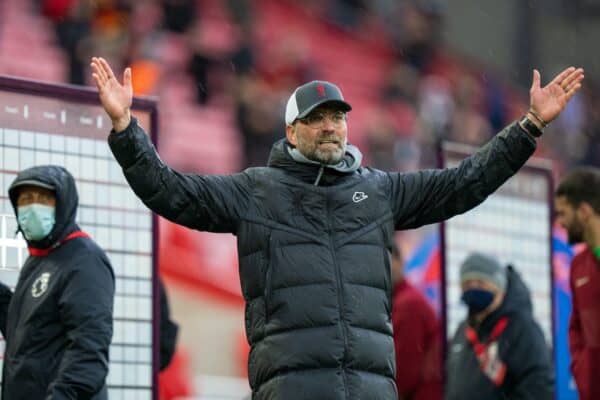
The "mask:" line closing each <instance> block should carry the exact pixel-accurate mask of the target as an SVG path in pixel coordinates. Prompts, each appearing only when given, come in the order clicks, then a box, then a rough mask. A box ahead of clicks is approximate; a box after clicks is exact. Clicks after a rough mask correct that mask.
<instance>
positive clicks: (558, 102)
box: [529, 67, 584, 125]
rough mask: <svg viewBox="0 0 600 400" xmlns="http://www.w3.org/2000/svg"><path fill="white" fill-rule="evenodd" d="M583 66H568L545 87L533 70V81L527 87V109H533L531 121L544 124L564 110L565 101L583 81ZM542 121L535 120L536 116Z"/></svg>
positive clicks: (566, 101) (567, 100)
mask: <svg viewBox="0 0 600 400" xmlns="http://www.w3.org/2000/svg"><path fill="white" fill-rule="evenodd" d="M583 77H584V74H583V68H575V67H569V68H567V69H565V70H564V71H563V72H561V73H560V74H558V75H557V76H556V77H555V78H554V79H553V80H552V81H551V82H550V83H549V84H548V85H546V86H545V87H541V86H540V82H541V77H540V73H539V71H538V70H537V69H534V70H533V82H532V84H531V89H529V109H530V110H532V111H533V113H532V114H533V116H534V118H530V119H531V121H532V122H534V123H535V124H536V125H538V122H544V123H546V124H548V123H550V122H551V121H553V120H554V119H555V118H556V117H558V115H559V114H560V113H561V112H562V110H564V108H565V107H566V105H567V103H568V102H569V100H570V99H571V97H573V95H574V94H575V93H577V91H579V89H581V81H583ZM535 117H538V118H541V119H542V121H536V119H537V118H535Z"/></svg>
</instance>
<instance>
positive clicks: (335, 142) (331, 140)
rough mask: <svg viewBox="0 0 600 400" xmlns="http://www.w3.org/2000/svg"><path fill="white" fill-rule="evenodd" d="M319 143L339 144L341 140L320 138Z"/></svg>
mask: <svg viewBox="0 0 600 400" xmlns="http://www.w3.org/2000/svg"><path fill="white" fill-rule="evenodd" d="M319 144H335V145H339V144H340V141H339V140H335V139H328V140H320V141H319Z"/></svg>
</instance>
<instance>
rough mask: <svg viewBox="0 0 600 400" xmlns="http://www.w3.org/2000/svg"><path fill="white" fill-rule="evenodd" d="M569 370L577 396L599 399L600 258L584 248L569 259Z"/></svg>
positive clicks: (585, 399)
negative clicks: (573, 378) (570, 309)
mask: <svg viewBox="0 0 600 400" xmlns="http://www.w3.org/2000/svg"><path fill="white" fill-rule="evenodd" d="M570 280H571V291H572V293H573V312H572V314H571V321H570V323H569V348H570V350H571V370H572V371H573V376H574V377H575V382H576V383H577V389H578V390H579V399H580V400H597V399H600V379H598V377H599V376H600V375H599V374H600V262H599V261H598V259H596V257H595V256H594V254H593V253H592V252H591V251H590V250H589V249H586V250H584V251H582V252H581V253H579V254H578V255H576V256H575V257H574V258H573V261H572V263H571V278H570Z"/></svg>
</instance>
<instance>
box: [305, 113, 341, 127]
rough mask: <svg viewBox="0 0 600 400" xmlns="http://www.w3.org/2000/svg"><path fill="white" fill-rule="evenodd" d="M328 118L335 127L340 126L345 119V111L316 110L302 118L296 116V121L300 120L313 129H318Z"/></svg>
mask: <svg viewBox="0 0 600 400" xmlns="http://www.w3.org/2000/svg"><path fill="white" fill-rule="evenodd" d="M326 118H327V119H329V120H330V121H331V122H332V123H333V126H335V127H336V128H339V127H341V126H342V125H343V124H344V122H345V121H346V113H345V112H343V111H333V112H323V111H317V112H312V113H310V114H308V115H307V116H306V117H304V118H298V119H297V120H296V121H300V122H302V123H303V124H304V125H308V126H309V127H311V128H313V129H320V128H322V127H323V125H325V119H326Z"/></svg>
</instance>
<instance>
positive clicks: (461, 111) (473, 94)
mask: <svg viewBox="0 0 600 400" xmlns="http://www.w3.org/2000/svg"><path fill="white" fill-rule="evenodd" d="M455 93H456V94H455V99H454V104H455V108H454V114H453V116H452V122H451V127H450V131H449V135H448V139H450V140H452V141H455V142H459V143H465V144H468V145H471V146H480V145H482V144H483V143H485V142H487V141H488V140H489V139H490V137H491V135H492V129H491V126H490V124H489V122H488V121H487V120H486V118H484V117H483V115H482V104H483V93H482V88H481V85H480V84H479V82H478V81H477V80H475V79H474V78H472V77H471V76H469V75H467V74H464V75H463V76H461V77H460V79H459V82H458V85H457V87H456V92H455Z"/></svg>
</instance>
